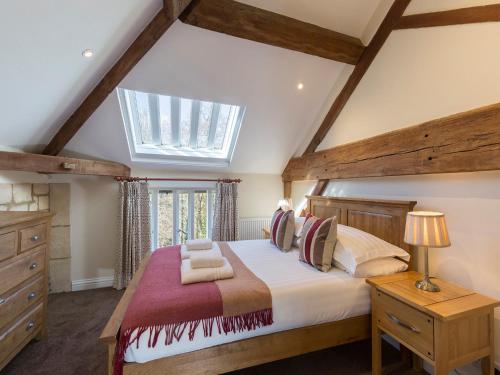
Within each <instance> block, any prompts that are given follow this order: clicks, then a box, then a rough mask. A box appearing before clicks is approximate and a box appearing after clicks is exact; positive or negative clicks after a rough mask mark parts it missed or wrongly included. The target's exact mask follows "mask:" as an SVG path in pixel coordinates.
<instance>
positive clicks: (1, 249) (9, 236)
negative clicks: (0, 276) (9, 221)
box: [0, 231, 17, 261]
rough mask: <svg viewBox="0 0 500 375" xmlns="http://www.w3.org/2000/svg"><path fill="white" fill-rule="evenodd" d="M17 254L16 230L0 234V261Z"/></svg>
mask: <svg viewBox="0 0 500 375" xmlns="http://www.w3.org/2000/svg"><path fill="white" fill-rule="evenodd" d="M16 254H17V231H12V232H7V233H2V234H0V261H2V260H4V259H8V258H11V257H13V256H14V255H16Z"/></svg>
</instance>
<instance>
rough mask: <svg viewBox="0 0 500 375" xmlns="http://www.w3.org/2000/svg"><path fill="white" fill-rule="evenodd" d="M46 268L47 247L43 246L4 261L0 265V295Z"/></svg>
mask: <svg viewBox="0 0 500 375" xmlns="http://www.w3.org/2000/svg"><path fill="white" fill-rule="evenodd" d="M44 268H45V247H44V246H41V247H38V248H36V249H33V250H31V251H30V252H29V253H26V254H22V255H20V256H17V257H15V258H12V259H11V260H8V261H6V262H4V264H2V265H1V266H0V280H2V282H1V283H0V295H2V294H3V293H5V292H6V291H8V290H10V289H12V288H14V287H15V286H17V285H19V284H21V283H22V282H23V281H25V280H28V279H29V278H30V277H32V276H34V275H36V274H38V273H40V272H42V271H43V270H44Z"/></svg>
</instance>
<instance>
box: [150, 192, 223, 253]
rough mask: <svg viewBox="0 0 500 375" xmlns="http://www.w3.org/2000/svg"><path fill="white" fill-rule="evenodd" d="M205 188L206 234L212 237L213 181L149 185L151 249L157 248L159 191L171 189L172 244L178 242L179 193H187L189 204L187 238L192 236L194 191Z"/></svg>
mask: <svg viewBox="0 0 500 375" xmlns="http://www.w3.org/2000/svg"><path fill="white" fill-rule="evenodd" d="M200 190H202V191H203V190H206V191H207V213H206V214H207V236H208V238H212V226H213V215H214V212H213V209H212V207H213V201H212V192H213V191H215V183H213V184H205V183H202V184H198V183H193V184H189V185H188V186H186V185H185V183H184V186H182V185H180V184H176V183H173V184H172V183H168V184H155V185H154V186H150V187H149V192H150V193H151V247H152V250H155V249H157V248H158V235H159V229H158V212H159V210H158V203H159V199H158V197H159V193H160V192H161V191H171V192H172V194H173V205H172V211H173V215H174V218H173V219H174V220H173V225H172V230H173V237H172V241H173V245H176V244H179V238H180V236H179V214H178V211H179V207H178V205H179V193H185V192H187V193H188V194H189V198H188V204H189V215H188V219H189V221H188V239H191V238H193V237H194V193H195V192H196V191H200Z"/></svg>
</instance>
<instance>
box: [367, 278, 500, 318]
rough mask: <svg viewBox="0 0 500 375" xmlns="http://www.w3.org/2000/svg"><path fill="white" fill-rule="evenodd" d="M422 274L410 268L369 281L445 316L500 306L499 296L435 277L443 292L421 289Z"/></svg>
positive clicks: (398, 296) (435, 281) (377, 286)
mask: <svg viewBox="0 0 500 375" xmlns="http://www.w3.org/2000/svg"><path fill="white" fill-rule="evenodd" d="M422 278H423V275H422V274H421V273H418V272H414V271H411V272H401V273H396V274H393V275H389V276H378V277H371V278H368V279H366V282H367V283H368V284H370V285H372V286H373V287H376V288H377V289H378V290H380V291H382V292H384V293H386V294H388V295H390V296H392V297H394V298H396V299H398V300H399V301H402V302H404V303H406V304H408V305H410V306H413V307H415V308H416V309H418V310H421V311H423V312H425V313H427V314H430V315H432V316H434V317H437V318H439V319H443V320H448V319H455V318H457V317H460V316H463V315H464V314H467V313H469V312H471V311H475V310H477V309H484V308H492V307H496V306H500V302H499V301H497V300H494V299H492V298H489V297H486V296H483V295H481V294H478V293H476V292H474V291H473V290H470V289H466V288H462V287H461V286H458V285H456V284H453V283H449V282H447V281H444V280H440V279H436V278H432V282H433V283H435V284H437V285H438V286H439V287H440V289H441V291H440V292H427V291H424V290H421V289H418V288H416V287H415V281H417V280H420V279H422Z"/></svg>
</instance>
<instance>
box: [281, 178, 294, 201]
mask: <svg viewBox="0 0 500 375" xmlns="http://www.w3.org/2000/svg"><path fill="white" fill-rule="evenodd" d="M283 198H285V199H290V198H292V181H283Z"/></svg>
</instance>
